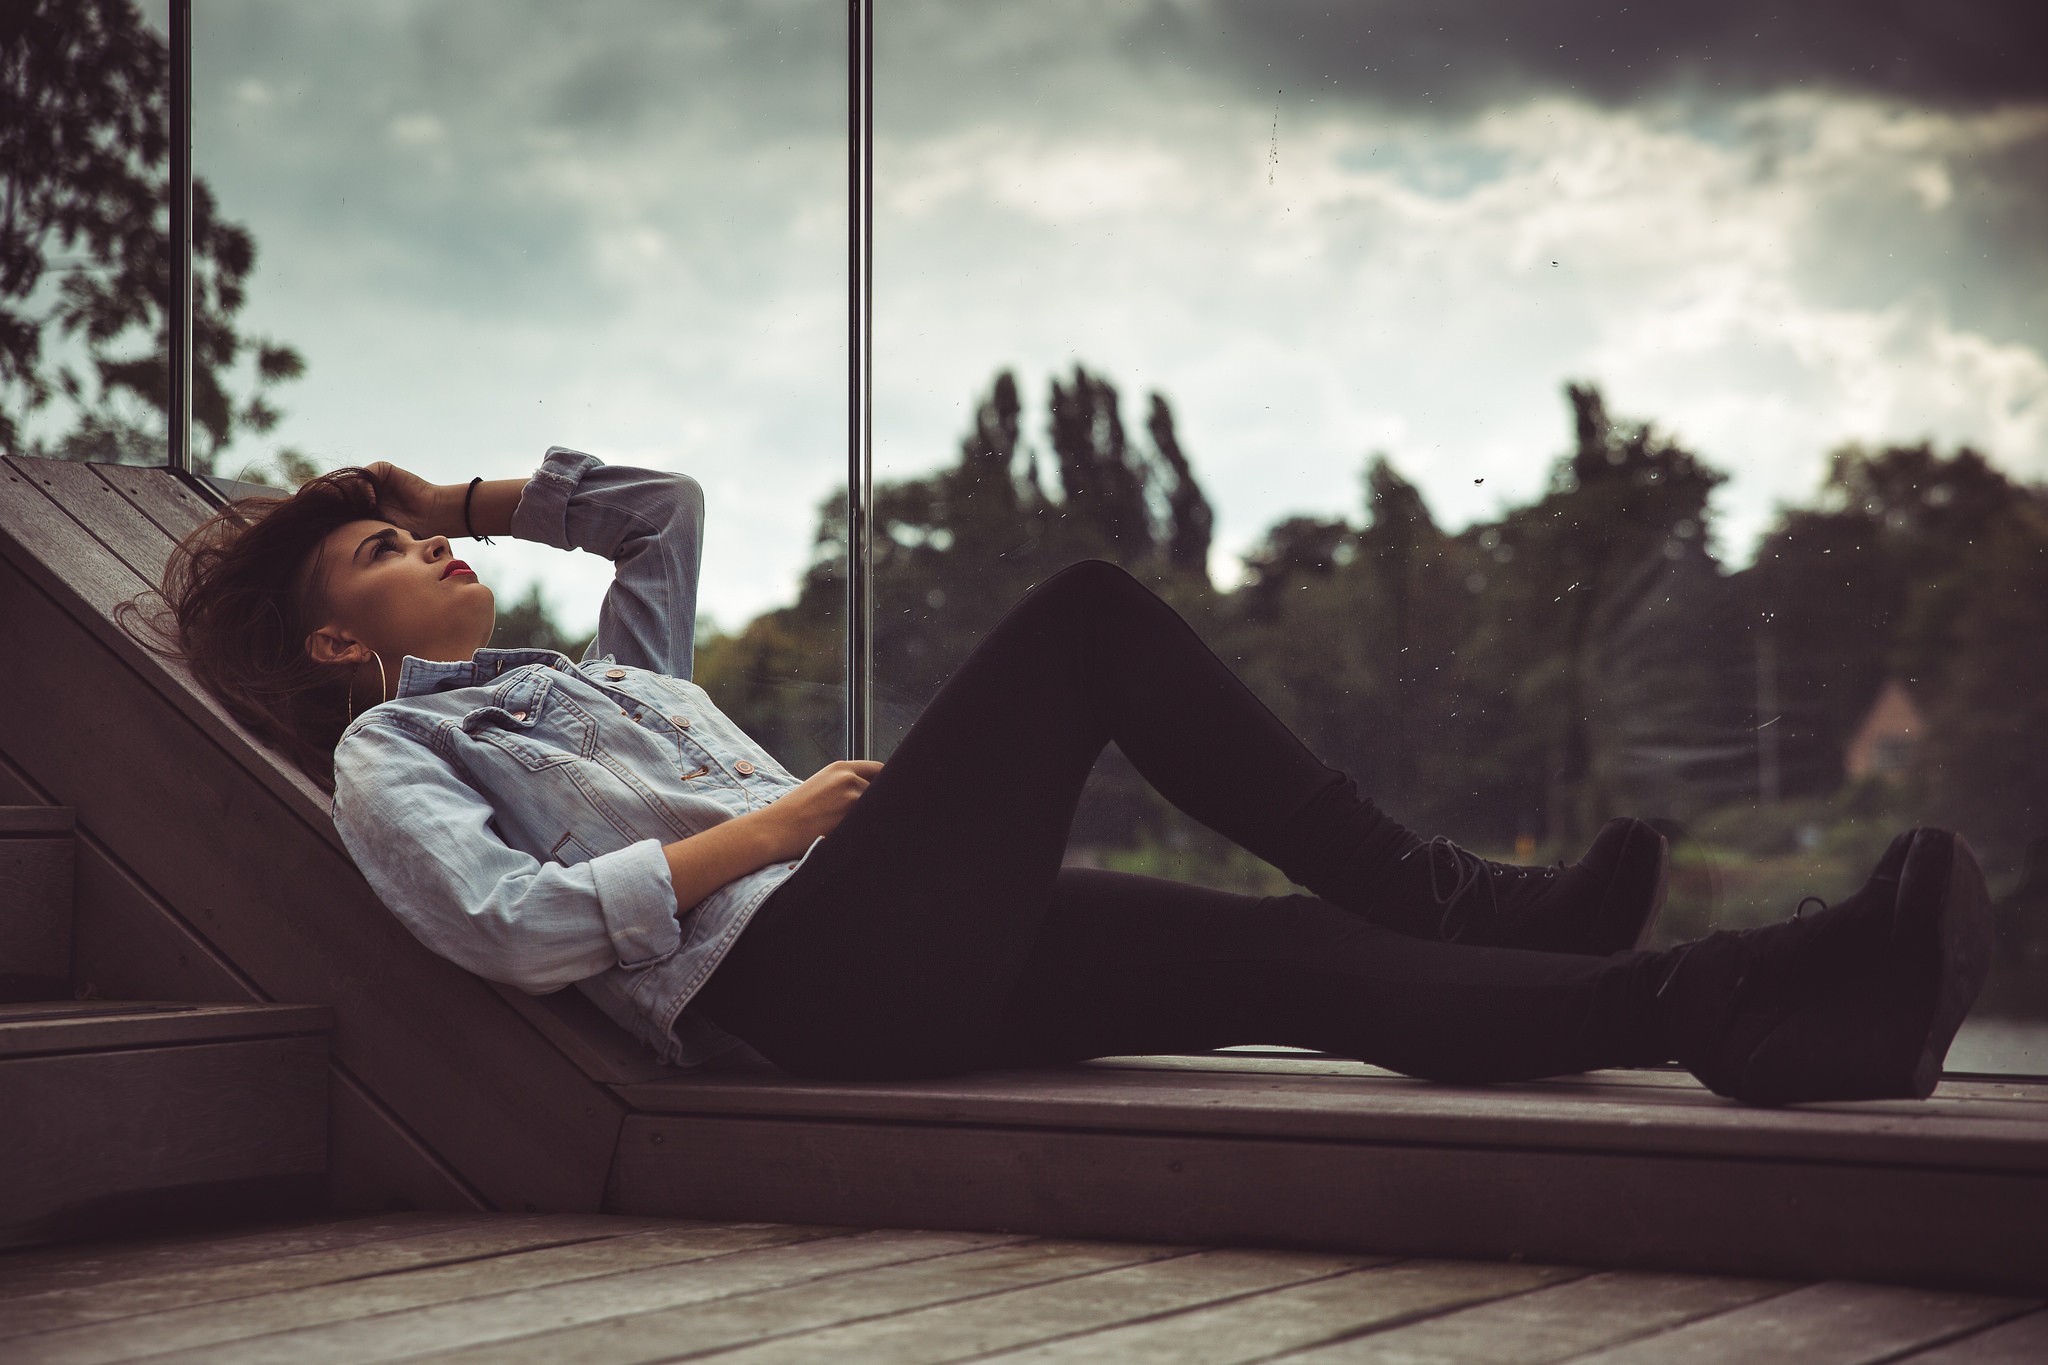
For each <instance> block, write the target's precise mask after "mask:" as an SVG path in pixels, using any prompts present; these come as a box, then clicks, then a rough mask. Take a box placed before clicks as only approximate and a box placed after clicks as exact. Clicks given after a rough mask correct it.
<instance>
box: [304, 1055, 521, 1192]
mask: <svg viewBox="0 0 2048 1365" xmlns="http://www.w3.org/2000/svg"><path fill="white" fill-rule="evenodd" d="M328 1076H329V1081H330V1084H329V1085H328V1088H327V1124H328V1127H327V1208H328V1211H329V1212H330V1213H387V1212H394V1211H411V1210H416V1209H455V1210H465V1211H474V1212H477V1213H483V1212H486V1211H488V1210H489V1209H490V1207H491V1201H490V1200H489V1199H487V1198H485V1197H484V1194H483V1192H482V1191H481V1190H479V1189H477V1188H476V1186H474V1185H472V1184H470V1183H469V1182H468V1181H467V1180H464V1179H463V1178H462V1175H461V1173H460V1172H458V1171H457V1170H455V1168H454V1167H452V1166H450V1165H449V1164H448V1163H447V1161H445V1160H444V1159H443V1158H442V1156H441V1154H440V1153H439V1152H436V1151H435V1150H434V1149H433V1148H431V1147H429V1146H428V1145H427V1144H426V1143H425V1142H423V1141H421V1139H420V1136H419V1134H417V1133H415V1132H413V1130H412V1129H411V1128H410V1127H408V1126H407V1125H406V1123H405V1121H404V1120H403V1119H402V1118H400V1117H399V1116H398V1115H397V1114H394V1113H393V1112H391V1109H390V1107H389V1106H388V1105H386V1104H384V1103H383V1102H382V1101H381V1100H379V1099H378V1098H377V1097H376V1096H375V1095H373V1094H371V1093H370V1091H369V1089H368V1088H367V1087H366V1086H364V1084H363V1083H362V1082H361V1081H359V1080H357V1079H356V1078H355V1076H353V1075H351V1074H350V1073H349V1071H348V1068H346V1067H343V1066H340V1065H330V1066H329V1068H328Z"/></svg>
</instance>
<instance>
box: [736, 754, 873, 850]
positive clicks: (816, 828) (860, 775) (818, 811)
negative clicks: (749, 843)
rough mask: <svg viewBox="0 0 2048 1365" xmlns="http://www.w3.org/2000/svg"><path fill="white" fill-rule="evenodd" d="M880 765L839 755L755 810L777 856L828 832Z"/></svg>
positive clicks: (809, 843)
mask: <svg viewBox="0 0 2048 1365" xmlns="http://www.w3.org/2000/svg"><path fill="white" fill-rule="evenodd" d="M881 771H882V765H881V764H879V763H876V762H873V761H871V760H868V759H859V758H849V759H841V760H840V761H838V762H836V763H827V764H826V765H825V766H824V767H822V768H820V769H818V771H816V772H815V773H812V774H811V775H810V777H808V778H806V779H805V780H804V782H803V783H802V785H800V786H798V787H797V789H796V790H795V791H792V792H790V793H788V794H787V795H784V796H780V797H777V798H776V799H775V801H774V802H773V803H771V804H769V805H767V806H765V807H763V808H762V809H761V810H759V811H757V812H755V818H756V819H757V820H759V821H760V822H761V823H762V824H764V825H766V826H767V827H768V828H769V829H770V830H771V831H772V832H773V834H772V837H773V841H774V846H775V854H774V856H775V857H776V858H778V859H779V858H794V857H796V856H797V855H799V854H801V853H803V852H805V851H806V850H808V849H809V848H810V846H811V841H812V840H814V839H816V838H818V837H819V836H821V835H825V834H830V833H831V832H832V831H833V830H835V829H837V828H838V827H839V822H840V821H841V820H843V819H845V818H846V812H848V811H850V810H852V809H853V803H854V802H856V801H858V800H860V797H861V793H862V792H864V791H866V790H867V789H868V783H870V782H872V781H874V780H875V775H876V774H877V773H879V772H881Z"/></svg>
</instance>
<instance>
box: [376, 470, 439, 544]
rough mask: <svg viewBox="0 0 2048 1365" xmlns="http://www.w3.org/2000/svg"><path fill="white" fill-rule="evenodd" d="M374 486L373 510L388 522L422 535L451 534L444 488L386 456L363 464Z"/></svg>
mask: <svg viewBox="0 0 2048 1365" xmlns="http://www.w3.org/2000/svg"><path fill="white" fill-rule="evenodd" d="M364 468H366V469H368V470H369V471H370V479H371V481H372V482H374V483H375V484H376V486H377V510H378V512H380V513H382V514H383V517H384V519H385V520H386V521H388V522H390V523H391V524H392V525H394V526H397V527H400V528H402V529H404V530H407V531H410V532H412V533H413V534H414V535H415V536H418V537H420V538H422V539H424V538H425V537H427V536H439V535H452V534H454V533H453V532H452V531H450V530H449V528H448V525H447V521H448V492H449V490H448V488H447V487H446V486H445V485H442V484H437V483H428V482H427V481H426V480H425V479H423V478H421V477H420V476H419V475H417V474H415V473H413V472H412V471H411V470H409V469H400V468H399V467H398V466H397V465H395V464H392V463H391V462H390V461H389V460H379V461H377V462H376V463H375V464H372V465H365V466H364Z"/></svg>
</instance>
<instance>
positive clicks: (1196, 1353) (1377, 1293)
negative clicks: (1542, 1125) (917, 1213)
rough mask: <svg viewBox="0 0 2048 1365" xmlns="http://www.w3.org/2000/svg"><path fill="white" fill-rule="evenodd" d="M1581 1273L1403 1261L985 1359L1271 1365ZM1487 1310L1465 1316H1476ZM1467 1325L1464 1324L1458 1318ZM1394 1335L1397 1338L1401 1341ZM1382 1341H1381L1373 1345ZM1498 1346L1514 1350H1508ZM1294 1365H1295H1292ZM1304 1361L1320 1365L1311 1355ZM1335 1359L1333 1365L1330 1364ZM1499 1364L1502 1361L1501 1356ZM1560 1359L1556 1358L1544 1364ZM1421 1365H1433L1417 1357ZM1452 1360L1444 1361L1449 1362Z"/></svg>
mask: <svg viewBox="0 0 2048 1365" xmlns="http://www.w3.org/2000/svg"><path fill="white" fill-rule="evenodd" d="M1585 1274H1586V1272H1585V1271H1583V1270H1571V1269H1565V1268H1561V1267H1555V1266H1527V1265H1513V1264H1499V1263H1496V1264H1487V1263H1485V1262H1479V1261H1404V1262H1401V1263H1399V1264H1397V1265H1391V1266H1385V1267H1381V1268H1376V1269H1370V1270H1359V1271H1356V1272H1354V1273H1352V1274H1349V1275H1338V1276H1334V1277H1332V1278H1330V1279H1324V1280H1316V1281H1313V1282H1311V1283H1309V1284H1302V1285H1295V1286H1292V1287H1289V1288H1286V1289H1277V1290H1274V1291H1272V1292H1271V1293H1265V1294H1254V1295H1250V1296H1248V1297H1245V1298H1241V1299H1233V1300H1231V1301H1230V1302H1228V1303H1221V1304H1216V1305H1213V1306H1210V1307H1206V1308H1197V1309H1195V1310H1193V1311H1191V1312H1186V1313H1175V1314H1171V1315H1168V1316H1163V1317H1155V1318H1149V1319H1147V1320H1144V1321H1141V1322H1134V1323H1129V1324H1127V1325H1124V1326H1121V1327H1112V1328H1108V1329H1105V1330H1102V1331H1096V1332H1089V1333H1086V1334H1085V1335H1080V1336H1068V1337H1062V1338H1061V1339H1059V1340H1057V1341H1052V1342H1047V1343H1045V1344H1043V1345H1039V1346H1033V1347H1029V1348H1026V1349H1023V1350H1018V1351H1011V1352H1005V1353H1003V1354H1001V1355H997V1356H992V1357H989V1359H991V1360H1001V1361H1007V1362H1018V1363H1019V1365H1021V1362H1025V1361H1031V1362H1053V1361H1060V1362H1080V1361H1108V1362H1126V1361H1128V1362H1132V1363H1133V1365H1140V1363H1141V1362H1145V1361H1159V1362H1162V1363H1163V1365H1234V1362H1238V1361H1252V1360H1265V1359H1268V1358H1270V1357H1273V1356H1277V1355H1279V1354H1281V1353H1282V1352H1286V1351H1298V1350H1303V1349H1305V1348H1309V1347H1313V1346H1316V1345H1318V1344H1320V1343H1323V1342H1326V1341H1330V1340H1333V1339H1335V1338H1338V1337H1343V1336H1348V1335H1350V1334H1352V1333H1357V1332H1362V1331H1368V1330H1371V1329H1373V1328H1375V1327H1380V1326H1383V1325H1385V1324H1388V1323H1396V1322H1405V1321H1408V1320H1411V1319H1413V1318H1416V1317H1418V1316H1423V1315H1426V1314H1433V1313H1442V1312H1446V1311H1448V1310H1452V1309H1457V1308H1463V1307H1465V1305H1468V1304H1474V1303H1479V1304H1485V1305H1488V1306H1489V1307H1501V1306H1504V1305H1502V1304H1501V1303H1500V1302H1499V1301H1500V1300H1502V1299H1503V1298H1504V1297H1506V1302H1507V1303H1508V1304H1514V1303H1520V1302H1521V1301H1522V1296H1529V1297H1541V1296H1542V1295H1530V1293H1529V1291H1531V1290H1538V1289H1542V1290H1543V1292H1544V1294H1555V1293H1560V1292H1562V1291H1561V1290H1560V1289H1556V1288H1551V1289H1544V1286H1546V1285H1559V1284H1565V1285H1566V1287H1567V1288H1568V1287H1570V1283H1569V1282H1572V1281H1575V1280H1577V1279H1578V1278H1579V1277H1580V1276H1583V1275H1585ZM1480 1311H1484V1310H1483V1309H1473V1310H1468V1312H1480ZM1461 1316H1462V1315H1461ZM1395 1335H1400V1334H1399V1333H1396V1334H1395ZM1375 1339H1376V1338H1375ZM1499 1344H1500V1345H1506V1344H1508V1343H1506V1342H1502V1343H1499ZM1289 1358H1290V1359H1295V1358H1297V1357H1289ZM1299 1358H1302V1359H1317V1360H1320V1359H1323V1356H1322V1355H1320V1354H1314V1355H1311V1356H1306V1357H1299ZM1332 1358H1337V1357H1332ZM1496 1358H1500V1359H1506V1358H1507V1357H1505V1356H1499V1357H1496ZM1545 1358H1546V1359H1554V1358H1556V1357H1545ZM1414 1359H1417V1360H1431V1361H1434V1360H1435V1359H1436V1357H1434V1356H1430V1355H1426V1354H1425V1355H1418V1356H1416V1357H1414ZM1447 1359H1448V1357H1447Z"/></svg>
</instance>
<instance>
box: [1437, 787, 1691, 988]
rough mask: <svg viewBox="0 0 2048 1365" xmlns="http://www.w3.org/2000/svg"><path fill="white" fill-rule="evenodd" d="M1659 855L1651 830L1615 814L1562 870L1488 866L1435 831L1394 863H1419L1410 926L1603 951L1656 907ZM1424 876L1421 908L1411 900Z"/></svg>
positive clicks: (1634, 935)
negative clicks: (1417, 916) (1416, 917)
mask: <svg viewBox="0 0 2048 1365" xmlns="http://www.w3.org/2000/svg"><path fill="white" fill-rule="evenodd" d="M1668 852H1669V850H1668V847H1667V845H1666V843H1665V840H1664V836H1663V835H1661V834H1659V833H1658V832H1657V831H1656V830H1655V829H1654V828H1653V827H1651V826H1650V825H1647V824H1645V823H1644V822H1643V821H1641V820H1627V819H1619V820H1609V821H1608V822H1607V823H1606V824H1605V825H1603V826H1602V827H1601V829H1600V833H1599V834H1598V835H1596V836H1594V839H1593V843H1592V846H1591V847H1589V848H1588V849H1587V850H1586V852H1585V854H1584V856H1583V857H1581V858H1580V859H1579V860H1578V861H1577V862H1576V863H1572V864H1570V865H1569V866H1567V865H1566V864H1564V863H1562V862H1560V863H1558V864H1556V865H1555V866H1552V867H1517V866H1515V865H1514V864H1512V863H1496V862H1492V861H1489V860H1488V859H1485V858H1482V857H1480V856H1479V855H1478V854H1476V853H1473V852H1471V851H1470V850H1468V849H1464V848H1460V847H1459V846H1458V845H1457V844H1455V843H1452V842H1451V841H1450V840H1449V839H1446V838H1443V837H1441V836H1439V837H1437V838H1435V839H1431V840H1429V841H1427V842H1426V843H1418V844H1417V845H1416V846H1415V847H1413V848H1411V849H1409V850H1408V852H1407V853H1405V854H1403V855H1402V856H1401V859H1400V862H1402V863H1407V864H1417V865H1419V866H1418V867H1417V868H1416V871H1415V872H1414V873H1413V874H1412V875H1413V877H1414V882H1413V883H1412V884H1411V887H1410V893H1409V894H1410V897H1411V898H1414V899H1417V906H1416V908H1418V909H1420V910H1421V925H1420V932H1423V933H1434V935H1435V936H1436V937H1439V938H1442V939H1445V940H1447V941H1449V942H1453V943H1468V944H1479V945H1483V946H1487V947H1494V948H1534V949H1538V950H1541V951H1544V952H1552V953H1591V954H1595V955H1597V956H1601V957H1604V956H1606V955H1607V954H1609V953H1618V952H1621V951H1623V950H1625V949H1629V948H1640V947H1642V946H1643V945H1644V944H1645V943H1647V942H1649V939H1650V932H1651V930H1652V929H1653V928H1655V926H1656V923H1657V915H1658V912H1659V911H1661V910H1662V909H1663V908H1664V891H1665V885H1666V882H1667V881H1668V879H1669V866H1668ZM1425 874H1426V875H1425ZM1425 880H1426V884H1427V886H1428V895H1429V900H1430V902H1431V905H1430V906H1421V905H1420V902H1419V892H1420V886H1421V885H1422V884H1423V883H1424V881H1425ZM1397 927H1403V928H1409V929H1410V932H1416V929H1415V928H1413V927H1411V926H1409V925H1405V924H1404V925H1400V926H1397Z"/></svg>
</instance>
